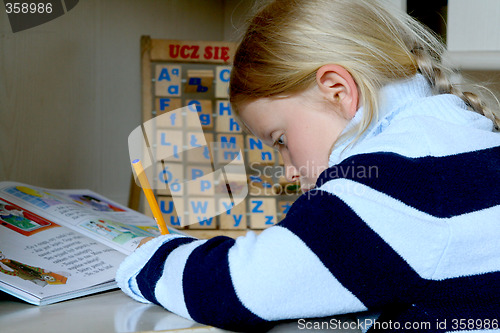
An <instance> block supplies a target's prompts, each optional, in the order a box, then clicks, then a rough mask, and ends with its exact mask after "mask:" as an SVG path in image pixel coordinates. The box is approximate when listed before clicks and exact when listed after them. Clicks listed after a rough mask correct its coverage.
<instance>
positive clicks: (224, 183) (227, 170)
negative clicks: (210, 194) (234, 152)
mask: <svg viewBox="0 0 500 333" xmlns="http://www.w3.org/2000/svg"><path fill="white" fill-rule="evenodd" d="M222 170H223V172H222ZM215 172H219V174H218V177H217V182H216V187H215V194H216V195H218V196H222V195H227V196H229V194H231V196H232V198H233V201H234V202H235V204H239V203H240V202H241V201H243V200H244V199H245V197H246V196H247V194H248V184H247V175H246V170H245V167H244V166H243V165H241V164H226V165H225V166H223V167H222V168H220V169H218V170H216V171H215Z"/></svg>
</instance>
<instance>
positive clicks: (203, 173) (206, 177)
mask: <svg viewBox="0 0 500 333" xmlns="http://www.w3.org/2000/svg"><path fill="white" fill-rule="evenodd" d="M187 173H188V174H187V178H188V185H187V186H188V189H187V190H188V193H187V195H188V196H189V197H191V196H193V195H207V196H213V195H214V193H215V174H214V172H213V170H212V166H210V165H208V166H188V168H187Z"/></svg>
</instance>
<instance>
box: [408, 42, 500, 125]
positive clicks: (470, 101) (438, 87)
mask: <svg viewBox="0 0 500 333" xmlns="http://www.w3.org/2000/svg"><path fill="white" fill-rule="evenodd" d="M411 52H412V53H413V55H414V57H415V61H416V63H417V66H418V70H419V72H420V73H421V74H422V75H423V76H424V77H425V78H426V79H427V80H428V81H429V83H430V84H431V86H432V87H433V89H434V91H435V93H437V94H453V95H456V96H458V97H460V98H461V99H462V100H463V101H464V102H465V104H466V105H467V106H468V107H469V108H470V109H472V110H473V111H475V112H477V113H479V114H481V115H483V116H485V117H487V118H489V119H490V120H492V121H493V124H494V126H495V129H496V130H499V129H500V115H498V114H495V112H493V110H492V109H491V108H489V107H488V106H487V105H486V103H484V102H483V99H482V98H481V97H480V96H479V95H478V94H477V93H475V92H471V91H464V90H463V89H462V88H461V87H460V85H459V84H457V83H453V82H452V76H457V75H458V74H457V73H456V72H454V71H452V70H451V69H449V68H447V67H445V66H443V65H442V63H441V60H440V57H439V56H438V55H433V54H432V53H431V52H429V51H428V50H426V48H425V47H422V46H417V47H414V48H413V49H412V51H411ZM462 80H463V78H462ZM477 88H482V89H483V90H486V91H488V92H489V93H490V94H491V95H492V96H494V94H493V93H492V92H491V91H489V90H488V89H487V88H486V87H484V86H479V85H477ZM495 99H496V98H495ZM497 105H500V103H499V102H498V100H497Z"/></svg>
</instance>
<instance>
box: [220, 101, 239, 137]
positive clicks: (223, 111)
mask: <svg viewBox="0 0 500 333" xmlns="http://www.w3.org/2000/svg"><path fill="white" fill-rule="evenodd" d="M216 103H217V108H216V115H217V119H216V126H217V132H225V133H241V126H240V124H238V122H237V121H236V119H235V118H234V117H233V111H232V109H231V104H230V103H229V101H226V100H224V101H217V102H216Z"/></svg>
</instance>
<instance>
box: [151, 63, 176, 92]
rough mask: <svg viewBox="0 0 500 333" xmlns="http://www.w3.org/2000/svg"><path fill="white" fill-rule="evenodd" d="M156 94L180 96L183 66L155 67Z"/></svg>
mask: <svg viewBox="0 0 500 333" xmlns="http://www.w3.org/2000/svg"><path fill="white" fill-rule="evenodd" d="M155 71H156V74H155V95H156V96H180V95H181V83H182V72H181V66H177V65H157V66H156V68H155Z"/></svg>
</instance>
